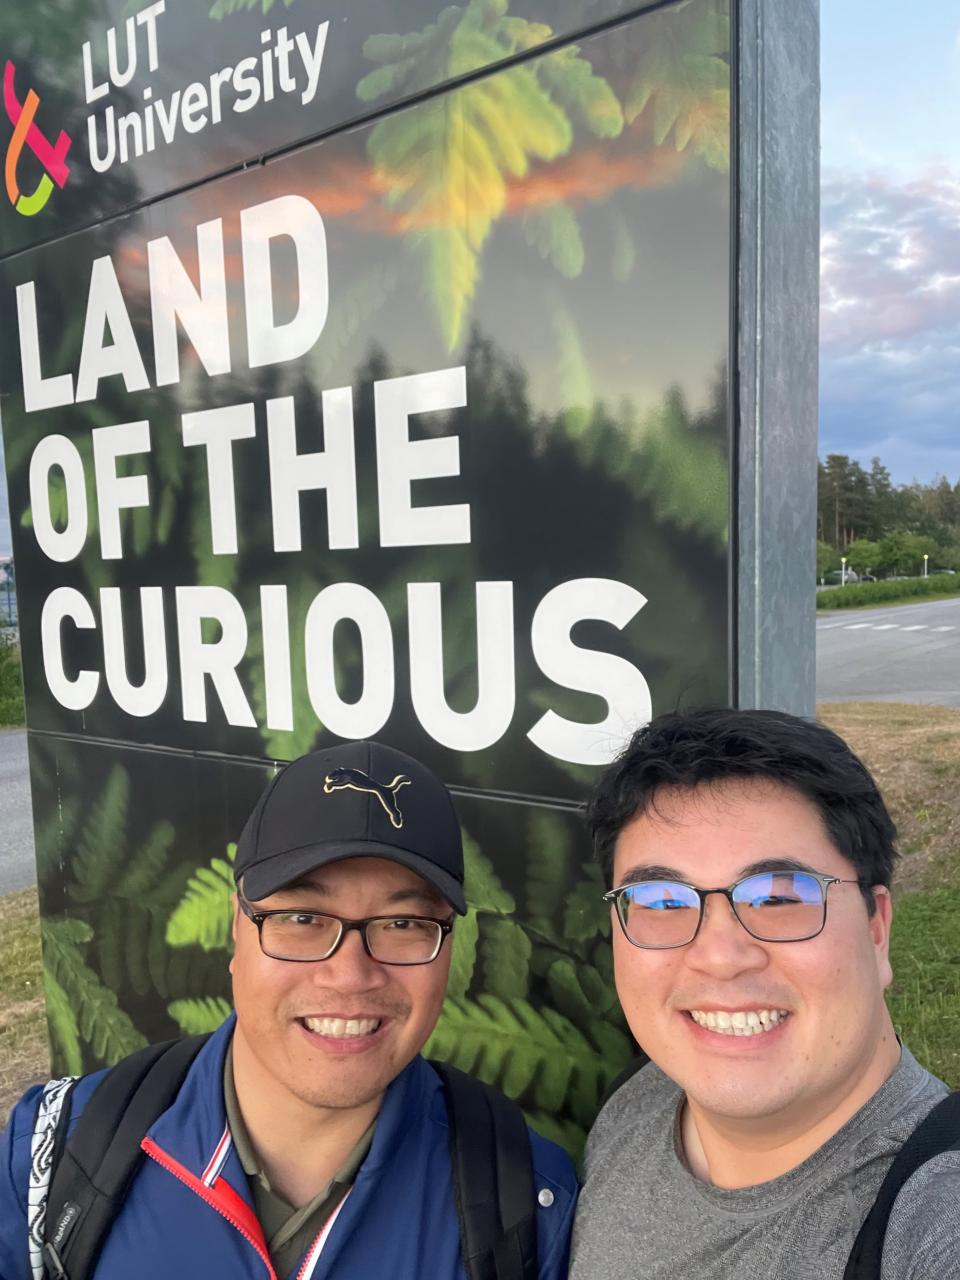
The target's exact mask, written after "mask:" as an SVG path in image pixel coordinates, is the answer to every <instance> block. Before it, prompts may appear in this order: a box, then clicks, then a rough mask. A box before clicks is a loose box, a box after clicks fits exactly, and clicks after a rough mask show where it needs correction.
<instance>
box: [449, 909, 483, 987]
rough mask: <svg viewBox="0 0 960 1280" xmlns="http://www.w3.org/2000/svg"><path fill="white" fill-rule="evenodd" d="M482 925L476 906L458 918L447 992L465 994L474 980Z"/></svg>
mask: <svg viewBox="0 0 960 1280" xmlns="http://www.w3.org/2000/svg"><path fill="white" fill-rule="evenodd" d="M479 933H480V927H479V925H478V923H477V909H476V907H469V908H468V909H467V914H466V915H465V916H463V918H462V919H460V920H458V921H457V923H456V925H455V926H454V930H453V955H452V956H451V958H450V977H449V979H448V981H447V994H448V995H450V996H465V995H466V994H467V992H468V991H469V989H470V983H471V982H472V981H473V971H474V968H475V967H476V963H477V938H478V936H479Z"/></svg>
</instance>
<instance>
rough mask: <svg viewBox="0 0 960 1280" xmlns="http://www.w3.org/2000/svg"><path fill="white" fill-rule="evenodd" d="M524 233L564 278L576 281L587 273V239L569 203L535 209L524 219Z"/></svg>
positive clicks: (530, 243)
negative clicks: (585, 262) (581, 231)
mask: <svg viewBox="0 0 960 1280" xmlns="http://www.w3.org/2000/svg"><path fill="white" fill-rule="evenodd" d="M523 230H524V234H525V236H526V238H527V243H528V244H529V245H532V246H533V248H534V249H536V250H537V252H538V253H539V254H540V257H541V258H546V259H547V260H548V261H549V262H551V263H552V264H553V265H554V266H555V267H556V269H557V270H558V271H559V272H560V274H561V275H562V276H566V277H567V279H568V280H573V279H574V278H575V277H576V276H578V275H580V273H581V272H582V271H583V262H584V250H583V236H582V235H581V234H580V223H579V222H578V221H577V216H576V214H575V213H574V212H573V210H572V209H571V208H570V206H569V205H568V204H547V205H544V206H543V208H541V209H532V210H531V211H530V212H529V213H528V214H526V216H525V217H524V219H523Z"/></svg>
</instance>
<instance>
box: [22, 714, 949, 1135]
mask: <svg viewBox="0 0 960 1280" xmlns="http://www.w3.org/2000/svg"><path fill="white" fill-rule="evenodd" d="M818 713H819V715H820V717H821V719H823V720H824V721H825V722H826V723H827V724H829V725H830V726H831V728H833V729H836V731H837V732H838V733H839V734H841V735H842V736H843V737H844V738H846V739H847V740H848V741H849V742H850V744H851V746H853V748H854V750H855V751H857V753H858V754H859V755H860V756H862V758H863V759H864V761H865V762H866V764H867V765H868V766H869V767H870V769H871V770H872V771H873V773H874V775H875V776H876V778H877V781H878V782H879V784H880V787H881V789H882V791H883V793H884V796H885V797H886V800H887V804H888V805H889V808H890V811H891V813H892V814H893V817H894V819H895V821H896V823H897V825H898V827H899V830H900V847H901V851H902V857H901V859H900V863H899V866H898V869H897V876H896V881H895V885H894V897H895V902H896V909H895V924H894V932H893V966H894V973H895V975H896V977H895V981H894V985H893V987H892V988H891V990H890V993H889V1003H890V1010H891V1012H892V1014H893V1019H894V1023H895V1025H896V1027H897V1030H898V1032H899V1033H900V1034H901V1036H902V1037H903V1040H904V1043H905V1044H907V1045H909V1047H910V1049H911V1050H912V1052H913V1053H914V1054H915V1056H916V1057H917V1058H919V1060H920V1061H921V1062H922V1063H923V1064H924V1066H926V1067H928V1068H929V1069H930V1070H931V1071H933V1072H934V1073H935V1074H936V1075H938V1076H940V1078H941V1079H942V1080H945V1081H946V1082H947V1084H949V1085H950V1086H951V1087H952V1088H955V1089H956V1088H960V946H958V944H957V942H956V937H957V921H958V919H960V711H957V710H951V709H949V708H946V707H918V706H908V705H904V704H900V703H856V702H845V703H834V704H830V703H825V704H822V705H821V706H820V707H819V708H818ZM0 935H2V937H3V939H4V946H3V948H2V949H0V1121H2V1119H3V1117H4V1116H5V1114H6V1112H7V1110H8V1109H9V1107H10V1106H11V1104H12V1103H13V1102H14V1101H16V1099H17V1097H19V1095H20V1093H21V1092H22V1091H23V1089H24V1088H26V1086H27V1085H28V1084H30V1083H32V1082H33V1081H35V1080H39V1079H42V1078H45V1076H46V1074H47V1070H48V1057H47V1039H46V1022H45V1019H44V1012H43V1000H42V994H41V992H42V975H41V966H40V935H39V925H38V920H37V895H36V891H35V890H33V889H28V890H25V891H24V892H23V893H17V894H13V895H11V896H9V897H6V898H0Z"/></svg>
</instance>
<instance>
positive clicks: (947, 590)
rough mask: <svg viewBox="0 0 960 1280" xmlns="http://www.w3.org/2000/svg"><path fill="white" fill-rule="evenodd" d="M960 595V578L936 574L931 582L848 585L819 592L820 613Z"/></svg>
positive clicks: (911, 579)
mask: <svg viewBox="0 0 960 1280" xmlns="http://www.w3.org/2000/svg"><path fill="white" fill-rule="evenodd" d="M943 595H960V574H955V573H935V574H931V575H930V577H929V578H902V579H900V580H899V581H894V580H892V579H889V578H888V579H887V581H886V582H848V583H847V585H846V586H845V587H827V588H826V589H825V590H823V591H818V592H817V608H818V609H853V608H855V607H856V606H857V605H862V604H887V603H889V602H891V601H894V600H911V599H914V598H916V597H918V596H920V597H922V596H943Z"/></svg>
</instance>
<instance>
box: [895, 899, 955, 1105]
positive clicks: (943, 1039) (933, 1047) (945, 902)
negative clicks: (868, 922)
mask: <svg viewBox="0 0 960 1280" xmlns="http://www.w3.org/2000/svg"><path fill="white" fill-rule="evenodd" d="M958 912H960V889H933V890H931V891H930V892H929V893H914V894H908V895H905V896H903V897H901V898H900V901H899V902H898V903H897V907H896V912H895V919H896V927H895V929H894V932H893V948H892V958H893V971H894V973H895V974H896V981H895V983H894V986H893V987H892V988H891V991H890V994H889V996H888V1002H889V1005H890V1012H891V1014H892V1015H893V1021H894V1025H895V1026H896V1028H897V1031H898V1032H899V1034H900V1036H901V1038H902V1039H903V1042H904V1044H906V1045H908V1046H909V1047H910V1051H911V1052H912V1053H913V1055H914V1057H915V1058H918V1059H919V1061H920V1062H922V1063H923V1065H924V1066H925V1067H927V1068H928V1069H929V1070H930V1071H932V1072H933V1073H934V1075H937V1076H939V1077H940V1079H941V1080H945V1081H946V1082H947V1084H949V1085H951V1086H952V1087H953V1088H955V1089H956V1088H957V1087H958V1086H960V950H958V947H957V919H958Z"/></svg>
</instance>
